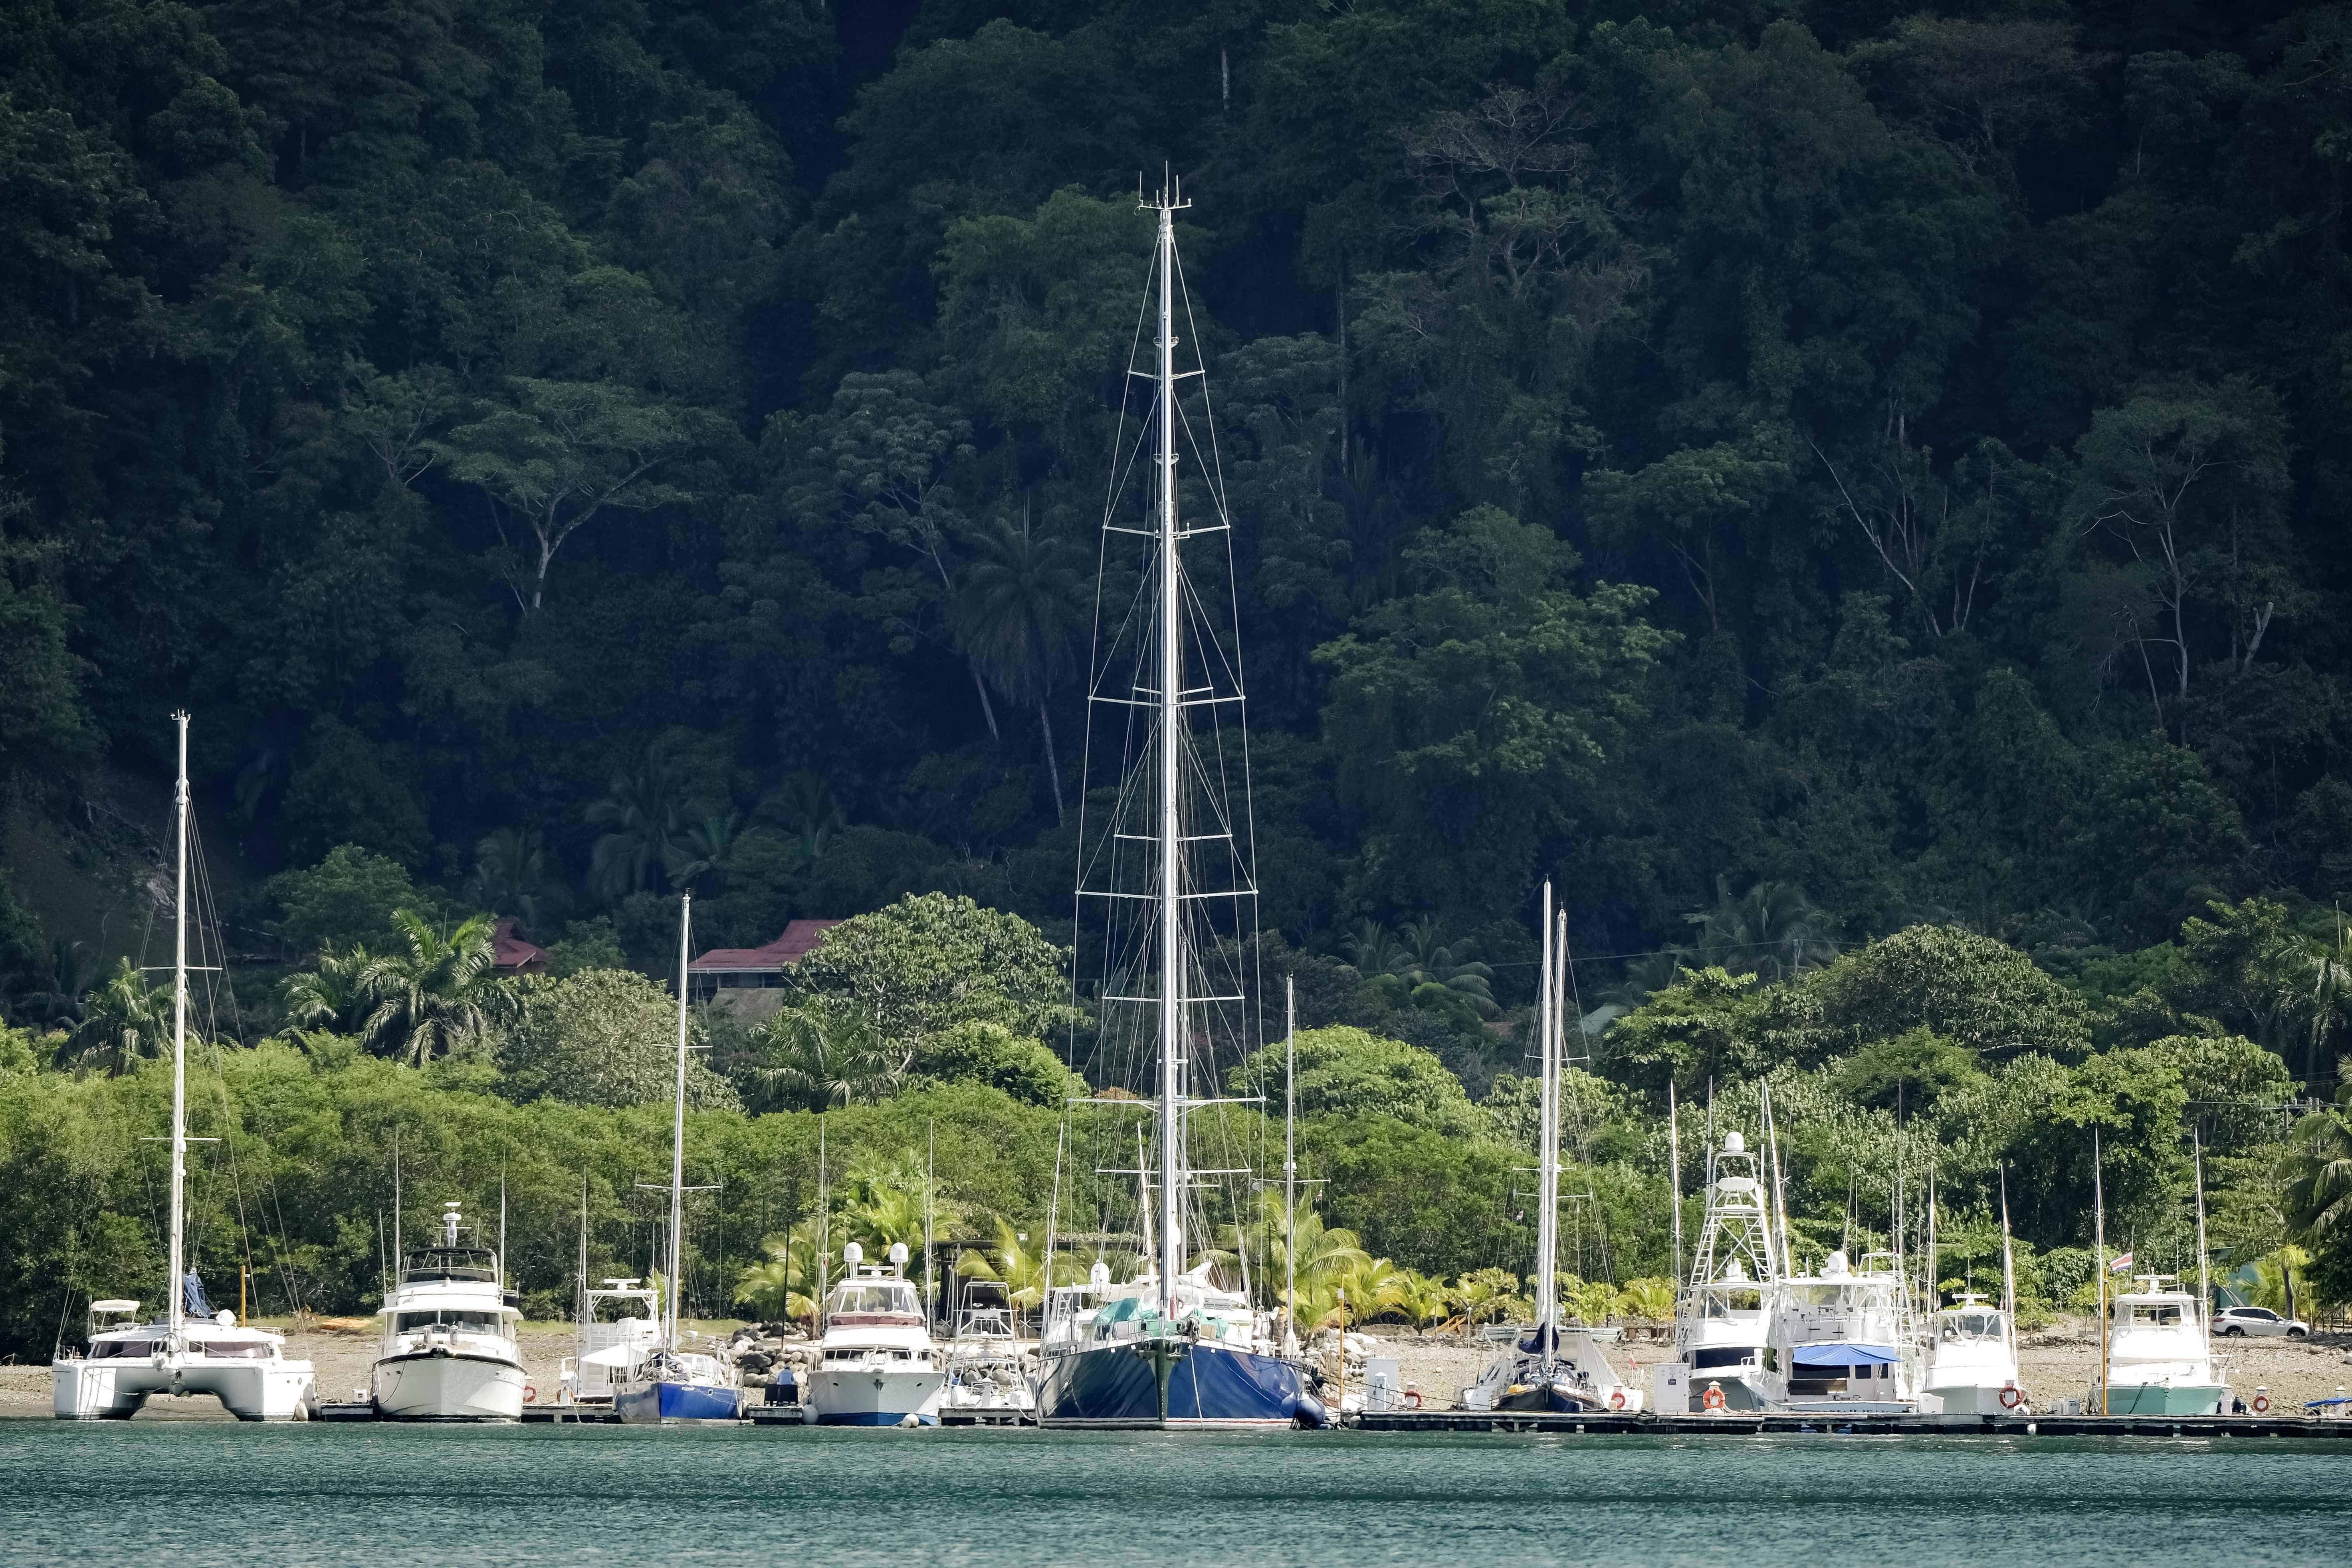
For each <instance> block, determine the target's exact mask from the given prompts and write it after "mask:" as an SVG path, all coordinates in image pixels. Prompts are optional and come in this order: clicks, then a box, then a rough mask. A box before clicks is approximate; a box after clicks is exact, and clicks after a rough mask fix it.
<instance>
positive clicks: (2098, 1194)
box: [2091, 1127, 2115, 1415]
mask: <svg viewBox="0 0 2352 1568" xmlns="http://www.w3.org/2000/svg"><path fill="white" fill-rule="evenodd" d="M2091 1259H2092V1262H2093V1264H2094V1265H2095V1267H2096V1268H2097V1269H2098V1274H2099V1414H2100V1415H2105V1414H2106V1413H2107V1343H2108V1342H2109V1341H2110V1340H2112V1339H2113V1338H2114V1337H2115V1336H2114V1335H2113V1334H2111V1333H2109V1332H2108V1331H2107V1330H2108V1323H2107V1193H2106V1184H2105V1176H2104V1175H2103V1174H2102V1173H2101V1172H2100V1169H2099V1130H2098V1129H2097V1128H2095V1127H2094V1128H2092V1129H2091Z"/></svg>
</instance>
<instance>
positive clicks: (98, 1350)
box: [89, 1340, 155, 1361]
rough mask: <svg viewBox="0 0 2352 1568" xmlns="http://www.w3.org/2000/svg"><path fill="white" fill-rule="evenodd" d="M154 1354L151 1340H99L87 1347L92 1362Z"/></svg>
mask: <svg viewBox="0 0 2352 1568" xmlns="http://www.w3.org/2000/svg"><path fill="white" fill-rule="evenodd" d="M154 1353H155V1342H154V1341H153V1340H100V1341H99V1342H98V1343H96V1344H94V1345H92V1346H90V1347H89V1358H90V1360H92V1361H103V1360H108V1359H111V1358H113V1357H117V1356H150V1355H153V1354H154Z"/></svg>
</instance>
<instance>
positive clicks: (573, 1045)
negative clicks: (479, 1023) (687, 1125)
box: [498, 969, 738, 1110]
mask: <svg viewBox="0 0 2352 1568" xmlns="http://www.w3.org/2000/svg"><path fill="white" fill-rule="evenodd" d="M515 1015H516V1016H515V1019H514V1022H513V1023H512V1025H511V1026H509V1027H508V1028H507V1029H506V1030H505V1031H504V1033H503V1037H502V1038H501V1039H500V1040H499V1046H498V1060H499V1071H500V1073H501V1074H502V1078H501V1084H500V1087H501V1092H503V1093H505V1094H507V1095H508V1096H509V1097H510V1098H512V1099H514V1100H519V1101H526V1102H527V1101H530V1100H537V1099H539V1098H541V1097H542V1096H544V1097H547V1098H550V1099H554V1100H565V1101H568V1102H569V1103H571V1104H574V1105H601V1106H609V1107H614V1108H616V1109H617V1108H619V1107H622V1106H628V1105H652V1104H662V1105H667V1104H669V1103H671V1102H672V1100H674V1099H675V1098H676V1094H677V998H676V997H675V996H673V995H668V994H664V992H663V991H662V989H661V987H660V986H658V985H656V984H654V983H653V982H652V981H650V980H648V979H646V977H645V976H644V975H642V974H639V973H635V971H634V970H625V969H583V970H578V971H575V972H573V973H570V974H567V975H564V976H562V978H559V979H553V980H542V979H527V980H525V981H524V982H522V994H521V999H520V1003H519V1004H518V1005H517V1006H516V1009H515ZM699 1034H700V1031H699V1030H698V1029H690V1030H689V1039H688V1044H689V1047H692V1049H690V1050H689V1054H688V1057H687V1064H686V1095H687V1103H688V1105H690V1106H693V1107H695V1108H696V1109H697V1110H716V1109H719V1108H721V1107H733V1106H735V1105H736V1104H737V1103H738V1101H737V1100H736V1099H735V1092H734V1090H733V1089H730V1088H729V1087H728V1086H727V1083H726V1081H725V1080H724V1079H720V1078H719V1077H718V1076H717V1075H715V1074H714V1073H712V1071H711V1070H710V1068H709V1067H708V1066H707V1065H706V1064H705V1063H704V1061H703V1059H702V1058H701V1056H700V1055H699V1054H698V1052H699V1050H700V1048H701V1041H700V1040H699V1039H698V1038H696V1036H698V1035H699Z"/></svg>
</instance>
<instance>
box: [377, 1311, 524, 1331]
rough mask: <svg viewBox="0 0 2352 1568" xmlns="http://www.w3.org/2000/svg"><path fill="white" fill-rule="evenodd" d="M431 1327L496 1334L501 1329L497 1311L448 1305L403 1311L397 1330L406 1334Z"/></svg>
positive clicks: (396, 1326)
mask: <svg viewBox="0 0 2352 1568" xmlns="http://www.w3.org/2000/svg"><path fill="white" fill-rule="evenodd" d="M431 1328H445V1329H455V1330H457V1331H460V1332H462V1333H468V1334H495V1333H497V1332H498V1331H499V1315H498V1314H497V1313H496V1312H459V1311H453V1310H450V1309H448V1308H446V1307H443V1308H439V1309H436V1310H430V1311H422V1312H403V1313H401V1314H400V1321H399V1322H398V1324H397V1325H395V1331H396V1332H399V1333H404V1334H416V1333H423V1332H424V1331H425V1330H427V1329H431Z"/></svg>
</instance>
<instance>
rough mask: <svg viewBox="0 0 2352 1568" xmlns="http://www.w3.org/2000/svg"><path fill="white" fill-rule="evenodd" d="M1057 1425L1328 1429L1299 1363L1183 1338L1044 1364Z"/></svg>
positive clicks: (1041, 1411) (1045, 1409)
mask: <svg viewBox="0 0 2352 1568" xmlns="http://www.w3.org/2000/svg"><path fill="white" fill-rule="evenodd" d="M1037 1416H1038V1420H1039V1421H1040V1422H1041V1423H1042V1424H1044V1425H1046V1426H1122V1427H1135V1426H1328V1425H1329V1422H1330V1417H1329V1415H1328V1413H1327V1412H1326V1411H1325V1410H1324V1408H1323V1405H1322V1402H1321V1401H1320V1400H1318V1399H1317V1398H1315V1396H1314V1395H1312V1394H1308V1393H1307V1389H1306V1384H1305V1380H1304V1379H1303V1378H1302V1377H1301V1375H1300V1373H1299V1369H1298V1367H1297V1364H1296V1363H1292V1362H1287V1361H1285V1360H1283V1359H1282V1358H1281V1357H1279V1356H1270V1355H1260V1354H1257V1353H1256V1352H1251V1351H1242V1350H1234V1349H1232V1348H1231V1347H1229V1346H1225V1345H1212V1344H1201V1343H1198V1342H1187V1341H1185V1340H1183V1339H1181V1338H1171V1339H1151V1340H1129V1341H1125V1342H1120V1343H1118V1344H1109V1345H1097V1346H1094V1347H1092V1348H1090V1349H1087V1350H1082V1351H1078V1352H1074V1353H1072V1354H1069V1355H1065V1356H1060V1357H1057V1358H1055V1359H1054V1360H1052V1361H1050V1362H1048V1363H1046V1366H1045V1383H1044V1385H1043V1386H1042V1387H1041V1388H1040V1389H1039V1391H1038V1396H1037Z"/></svg>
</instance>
